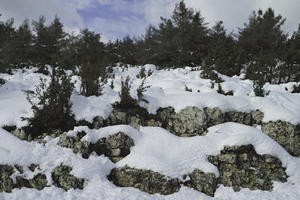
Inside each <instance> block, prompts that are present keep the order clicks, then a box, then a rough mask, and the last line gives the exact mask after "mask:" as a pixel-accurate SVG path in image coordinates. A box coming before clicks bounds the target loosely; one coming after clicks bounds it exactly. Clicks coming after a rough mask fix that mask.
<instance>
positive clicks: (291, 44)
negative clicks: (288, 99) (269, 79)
mask: <svg viewBox="0 0 300 200" xmlns="http://www.w3.org/2000/svg"><path fill="white" fill-rule="evenodd" d="M285 64H286V65H285V67H284V69H283V70H282V71H283V72H282V74H283V76H284V77H283V78H286V79H287V82H289V81H297V82H299V81H300V24H299V26H298V30H297V31H295V32H294V33H293V35H292V37H291V38H290V39H289V40H288V42H287V45H286V57H285Z"/></svg>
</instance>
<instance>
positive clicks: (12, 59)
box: [2, 20, 33, 67]
mask: <svg viewBox="0 0 300 200" xmlns="http://www.w3.org/2000/svg"><path fill="white" fill-rule="evenodd" d="M32 50H33V48H32V33H31V29H30V26H29V23H28V20H25V21H24V22H23V24H21V25H20V26H19V28H18V29H17V30H16V31H15V32H14V34H12V39H11V40H7V41H6V44H5V45H4V48H3V52H2V53H3V57H5V60H6V63H7V65H10V66H11V67H25V66H28V65H30V64H31V63H32V62H31V61H32V56H33V51H32Z"/></svg>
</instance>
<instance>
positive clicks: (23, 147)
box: [0, 123, 300, 200]
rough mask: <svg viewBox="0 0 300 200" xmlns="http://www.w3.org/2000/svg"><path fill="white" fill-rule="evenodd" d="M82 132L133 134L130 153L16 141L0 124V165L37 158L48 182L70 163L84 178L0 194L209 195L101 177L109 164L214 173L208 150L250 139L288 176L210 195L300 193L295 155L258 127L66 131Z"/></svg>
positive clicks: (266, 196)
mask: <svg viewBox="0 0 300 200" xmlns="http://www.w3.org/2000/svg"><path fill="white" fill-rule="evenodd" d="M82 130H84V131H86V132H87V135H86V136H85V137H84V138H82V140H87V141H90V142H95V141H97V140H98V139H100V138H102V137H107V136H108V135H110V134H114V133H116V132H118V131H122V132H124V133H126V134H128V135H129V136H130V137H132V138H133V140H134V143H135V146H134V147H132V148H131V153H130V154H129V155H128V156H127V157H125V158H124V159H122V160H121V161H119V162H118V163H116V164H114V163H112V162H111V161H110V160H109V159H108V158H107V157H104V156H97V155H95V154H92V155H91V156H90V157H89V159H83V158H82V157H81V156H80V155H78V154H74V153H73V152H72V150H71V149H67V148H62V147H59V146H57V140H58V139H57V138H55V139H50V140H49V141H48V142H47V143H46V144H45V145H42V144H39V143H35V142H26V141H21V140H19V139H18V138H16V137H14V136H12V135H11V134H10V133H8V132H6V131H5V130H3V129H0V160H1V162H0V163H1V164H11V165H13V164H19V165H23V166H29V165H30V164H31V163H39V164H40V167H41V171H42V172H44V173H45V174H46V175H47V178H48V180H49V181H50V180H51V179H50V176H51V171H52V170H53V168H54V167H55V166H58V165H60V164H61V163H63V164H66V165H70V166H72V167H73V170H72V172H71V173H72V174H74V175H76V176H78V177H82V178H84V179H86V181H85V186H84V189H83V190H73V189H72V190H69V191H68V192H64V191H63V190H62V189H59V188H56V187H54V186H52V187H47V188H45V189H43V190H42V191H38V190H34V189H28V188H22V189H14V190H13V192H12V193H0V199H3V200H5V199H20V198H22V199H37V198H39V199H175V200H177V199H182V198H183V197H184V196H188V198H189V199H191V200H192V199H212V198H211V197H208V196H206V195H204V194H202V193H200V192H197V191H195V190H192V189H190V188H187V187H182V188H181V190H180V191H179V192H177V193H175V194H172V195H168V196H163V195H158V194H155V195H150V194H147V193H144V192H141V191H139V190H137V189H134V188H120V187H116V186H114V185H113V184H112V183H110V182H109V181H108V180H107V179H106V176H107V175H108V174H109V172H110V170H111V169H112V168H113V167H121V166H125V165H128V166H131V167H136V168H139V169H150V170H153V171H157V172H159V173H162V174H165V175H168V176H171V177H180V176H182V175H183V174H186V173H189V172H192V171H193V170H194V169H195V168H199V169H201V170H203V171H205V172H212V173H215V174H216V175H218V170H217V168H216V167H215V166H214V165H212V164H210V163H209V162H208V161H207V159H206V158H207V155H216V154H218V153H220V150H222V149H223V148H224V146H225V145H242V144H253V145H254V147H255V150H256V151H257V152H258V153H260V154H271V155H274V156H277V157H278V158H279V159H280V160H281V161H282V164H283V166H285V167H286V168H287V170H286V172H287V174H288V175H289V176H290V178H289V179H288V181H287V182H286V183H276V184H275V189H274V191H272V192H264V191H250V190H248V189H242V190H241V191H240V192H234V191H233V190H232V189H231V188H226V187H223V186H221V187H220V188H218V189H217V191H216V195H215V198H214V199H255V198H258V197H261V198H260V199H262V197H264V198H263V199H280V198H281V199H291V200H296V199H298V197H299V195H300V179H299V177H300V171H299V170H298V168H299V166H300V159H299V158H296V157H292V156H290V155H289V154H288V153H287V152H286V151H285V150H284V149H283V148H282V147H281V146H280V145H279V144H277V143H276V142H275V141H273V140H272V139H271V138H269V137H268V136H266V135H265V134H263V133H262V132H261V131H260V130H259V129H256V128H253V127H249V126H245V125H241V124H237V123H225V124H220V125H217V126H214V127H211V128H210V129H209V132H208V134H207V135H206V136H197V137H193V138H180V137H177V136H175V135H173V134H171V133H169V132H168V131H166V130H164V129H162V128H159V127H141V129H140V131H138V130H136V129H134V128H132V127H130V126H127V125H118V126H111V127H105V128H102V129H99V130H91V129H88V128H87V127H76V128H75V129H74V130H73V131H70V132H69V133H68V134H69V135H72V134H73V135H74V133H76V132H78V131H82ZM208 144H209V145H208Z"/></svg>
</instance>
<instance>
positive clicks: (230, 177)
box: [208, 145, 287, 191]
mask: <svg viewBox="0 0 300 200" xmlns="http://www.w3.org/2000/svg"><path fill="white" fill-rule="evenodd" d="M208 160H209V161H210V162H211V163H212V164H214V165H216V166H217V167H218V169H219V172H220V177H219V178H218V183H219V184H223V185H224V186H229V187H233V188H234V190H239V188H240V187H243V188H249V189H250V190H268V191H270V190H272V188H273V183H272V181H280V182H286V181H287V174H286V173H285V168H283V167H282V164H281V161H280V160H279V159H278V158H276V157H273V156H271V155H258V154H257V153H256V151H255V149H254V147H253V146H252V145H243V146H226V147H225V148H224V149H223V150H222V151H221V154H219V155H217V156H209V157H208Z"/></svg>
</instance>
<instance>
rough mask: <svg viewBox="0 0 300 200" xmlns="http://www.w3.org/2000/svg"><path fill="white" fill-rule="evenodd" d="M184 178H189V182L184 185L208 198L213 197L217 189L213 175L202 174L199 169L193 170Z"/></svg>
mask: <svg viewBox="0 0 300 200" xmlns="http://www.w3.org/2000/svg"><path fill="white" fill-rule="evenodd" d="M185 178H189V179H190V180H188V181H186V182H184V185H186V186H188V187H191V188H193V189H195V190H197V191H199V192H202V193H205V194H207V195H209V196H214V193H215V191H216V189H217V178H216V176H215V175H214V174H212V173H204V172H202V171H201V170H199V169H195V170H194V171H193V172H192V173H190V174H188V175H187V176H186V177H185Z"/></svg>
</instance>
